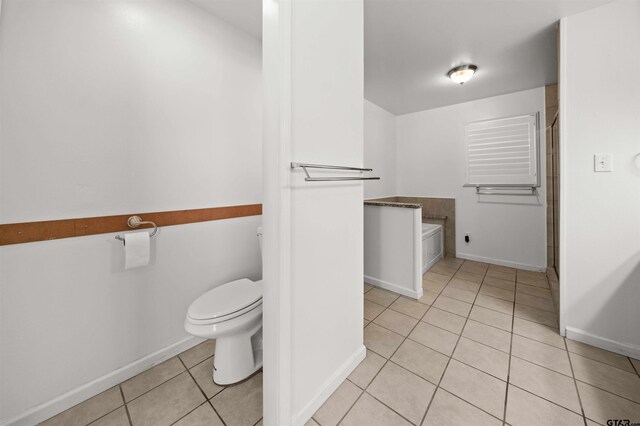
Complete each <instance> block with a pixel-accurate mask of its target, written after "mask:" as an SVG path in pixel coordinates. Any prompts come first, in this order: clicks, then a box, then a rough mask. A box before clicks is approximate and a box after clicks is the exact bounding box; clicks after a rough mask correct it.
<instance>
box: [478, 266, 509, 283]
mask: <svg viewBox="0 0 640 426" xmlns="http://www.w3.org/2000/svg"><path fill="white" fill-rule="evenodd" d="M486 278H496V279H499V280H503V281H512V282H515V281H516V273H515V271H514V272H503V271H496V270H495V269H492V268H489V269H488V270H487V275H486V277H485V279H486Z"/></svg>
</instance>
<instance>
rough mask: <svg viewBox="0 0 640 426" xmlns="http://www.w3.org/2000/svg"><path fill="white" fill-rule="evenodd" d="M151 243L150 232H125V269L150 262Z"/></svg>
mask: <svg viewBox="0 0 640 426" xmlns="http://www.w3.org/2000/svg"><path fill="white" fill-rule="evenodd" d="M150 246H151V243H150V240H149V233H148V232H135V233H129V234H124V253H125V254H124V269H133V268H138V267H140V266H146V265H148V264H149V258H150V252H151V247H150Z"/></svg>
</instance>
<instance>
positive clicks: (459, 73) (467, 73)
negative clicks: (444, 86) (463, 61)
mask: <svg viewBox="0 0 640 426" xmlns="http://www.w3.org/2000/svg"><path fill="white" fill-rule="evenodd" d="M477 69H478V67H477V66H475V65H471V64H467V65H460V66H459V67H455V68H451V69H450V70H449V72H448V73H447V76H448V77H449V78H450V79H451V80H452V81H454V82H455V83H459V84H460V85H462V84H464V83H466V82H467V81H469V80H470V79H471V77H473V74H475V72H476V70H477Z"/></svg>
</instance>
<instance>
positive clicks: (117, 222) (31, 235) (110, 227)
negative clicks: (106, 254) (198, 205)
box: [0, 204, 262, 246]
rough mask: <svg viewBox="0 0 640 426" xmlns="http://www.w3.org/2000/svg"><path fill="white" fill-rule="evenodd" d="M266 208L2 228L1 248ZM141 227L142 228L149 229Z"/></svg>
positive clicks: (246, 213) (254, 213)
mask: <svg viewBox="0 0 640 426" xmlns="http://www.w3.org/2000/svg"><path fill="white" fill-rule="evenodd" d="M261 214H262V204H247V205H242V206H228V207H212V208H207V209H194V210H175V211H168V212H154V213H132V214H126V215H117V216H98V217H85V218H79V219H61V220H47V221H42V222H23V223H8V224H4V225H2V224H0V246H5V245H9V244H21V243H32V242H35V241H47V240H57V239H60V238H70V237H83V236H87V235H96V234H107V233H111V232H121V231H131V230H132V229H131V228H129V227H128V226H127V219H129V217H130V216H133V215H138V216H140V217H141V218H142V220H149V221H151V222H155V223H156V225H158V227H163V226H172V225H182V224H185V223H196V222H208V221H212V220H222V219H233V218H236V217H246V216H259V215H261ZM149 227H150V226H147V225H145V226H141V227H140V228H136V229H142V228H149Z"/></svg>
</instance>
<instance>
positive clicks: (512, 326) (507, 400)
mask: <svg viewBox="0 0 640 426" xmlns="http://www.w3.org/2000/svg"><path fill="white" fill-rule="evenodd" d="M513 290H514V291H513V312H512V315H511V333H510V334H511V335H510V336H509V337H510V340H509V364H508V367H507V387H506V389H505V394H504V412H503V413H502V425H503V426H504V425H506V424H507V404H508V403H509V385H510V384H511V357H512V356H513V355H512V353H513V328H514V325H515V322H516V293H517V292H518V270H517V269H516V282H515V285H514V288H513Z"/></svg>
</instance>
